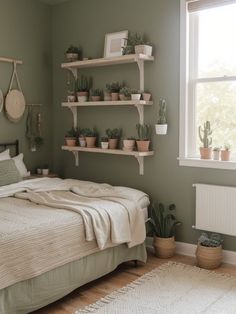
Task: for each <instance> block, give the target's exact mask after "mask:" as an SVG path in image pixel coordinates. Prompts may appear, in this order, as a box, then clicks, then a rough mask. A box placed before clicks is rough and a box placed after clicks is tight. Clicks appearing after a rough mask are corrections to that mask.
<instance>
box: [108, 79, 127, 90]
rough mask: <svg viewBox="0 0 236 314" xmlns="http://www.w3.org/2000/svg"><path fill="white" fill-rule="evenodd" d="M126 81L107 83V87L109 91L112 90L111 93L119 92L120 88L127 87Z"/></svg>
mask: <svg viewBox="0 0 236 314" xmlns="http://www.w3.org/2000/svg"><path fill="white" fill-rule="evenodd" d="M125 85H126V83H125V82H122V83H119V82H113V83H111V84H106V89H107V90H108V91H110V92H111V93H119V92H120V90H121V89H122V88H123V87H125Z"/></svg>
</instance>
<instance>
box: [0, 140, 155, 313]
mask: <svg viewBox="0 0 236 314" xmlns="http://www.w3.org/2000/svg"><path fill="white" fill-rule="evenodd" d="M18 145H19V143H18V142H14V143H6V144H0V147H3V148H4V149H5V148H6V147H9V146H10V147H13V148H15V153H16V154H17V153H18V152H19V151H18V150H19V148H18ZM117 195H118V196H117ZM131 195H132V197H131ZM13 196H14V197H13ZM135 199H138V201H137V202H136V201H134V200H135ZM148 204H149V200H148V197H147V196H146V195H145V194H144V193H142V192H140V191H137V190H133V189H129V188H124V187H111V186H108V185H98V184H95V183H92V182H85V181H79V180H70V179H68V180H61V179H58V178H54V179H49V178H45V179H30V180H24V181H21V182H19V183H14V184H10V185H8V186H2V187H0V221H1V228H0V313H2V314H23V313H29V312H31V311H34V310H36V309H39V308H41V307H43V306H45V305H47V304H50V303H52V302H54V301H56V300H58V299H60V298H62V297H63V296H65V295H66V294H68V293H70V292H71V291H73V290H74V289H76V288H78V287H80V286H82V285H84V284H86V283H88V282H90V281H92V280H95V279H97V278H99V277H101V276H103V275H105V274H107V273H109V272H111V271H113V270H114V269H115V268H116V267H117V266H118V265H119V264H121V263H123V262H126V261H130V260H138V261H142V262H145V261H146V249H145V245H144V238H145V235H144V232H145V226H144V220H145V219H144V215H146V211H147V210H146V207H147V206H148ZM136 212H139V214H137V213H136ZM111 213H112V215H111ZM127 213H128V214H127ZM126 216H127V219H125V217H126ZM122 217H123V218H122ZM122 219H123V220H122ZM108 220H109V221H110V225H109V226H108V223H107V221H108ZM132 221H133V223H132ZM134 222H135V223H134ZM126 224H127V226H128V225H129V228H130V229H129V230H126V229H127V228H128V227H125V225H126ZM119 228H121V229H122V228H123V229H122V230H121V232H120V231H119ZM108 235H109V236H108Z"/></svg>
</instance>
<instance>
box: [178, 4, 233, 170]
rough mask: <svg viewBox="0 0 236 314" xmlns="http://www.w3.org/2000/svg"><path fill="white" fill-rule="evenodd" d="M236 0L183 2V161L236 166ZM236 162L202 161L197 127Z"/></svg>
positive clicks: (182, 163) (181, 136)
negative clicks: (208, 128) (207, 125)
mask: <svg viewBox="0 0 236 314" xmlns="http://www.w3.org/2000/svg"><path fill="white" fill-rule="evenodd" d="M235 30H236V0H234V1H233V0H198V1H188V0H182V1H181V78H180V79H181V82H180V158H179V159H180V165H186V166H200V167H201V166H202V167H213V168H225V169H232V168H233V169H236V36H235ZM207 120H208V121H210V122H211V128H212V130H213V134H212V147H220V146H221V147H223V146H224V145H230V146H231V151H232V159H233V160H234V162H230V163H228V164H227V163H222V162H212V161H204V160H200V153H199V147H200V146H201V143H200V140H199V136H198V127H199V126H200V125H203V123H204V122H205V121H207Z"/></svg>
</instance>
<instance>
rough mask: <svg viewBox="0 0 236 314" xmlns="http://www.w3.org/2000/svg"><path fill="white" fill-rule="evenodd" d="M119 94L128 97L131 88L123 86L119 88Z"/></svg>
mask: <svg viewBox="0 0 236 314" xmlns="http://www.w3.org/2000/svg"><path fill="white" fill-rule="evenodd" d="M120 94H122V95H124V96H125V97H130V95H131V90H130V88H129V87H127V86H124V87H122V88H121V89H120Z"/></svg>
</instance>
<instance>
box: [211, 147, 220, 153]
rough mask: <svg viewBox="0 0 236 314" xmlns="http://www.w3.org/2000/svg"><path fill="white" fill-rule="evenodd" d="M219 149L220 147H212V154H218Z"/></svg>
mask: <svg viewBox="0 0 236 314" xmlns="http://www.w3.org/2000/svg"><path fill="white" fill-rule="evenodd" d="M220 149H221V147H214V148H213V152H219V151H220Z"/></svg>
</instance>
